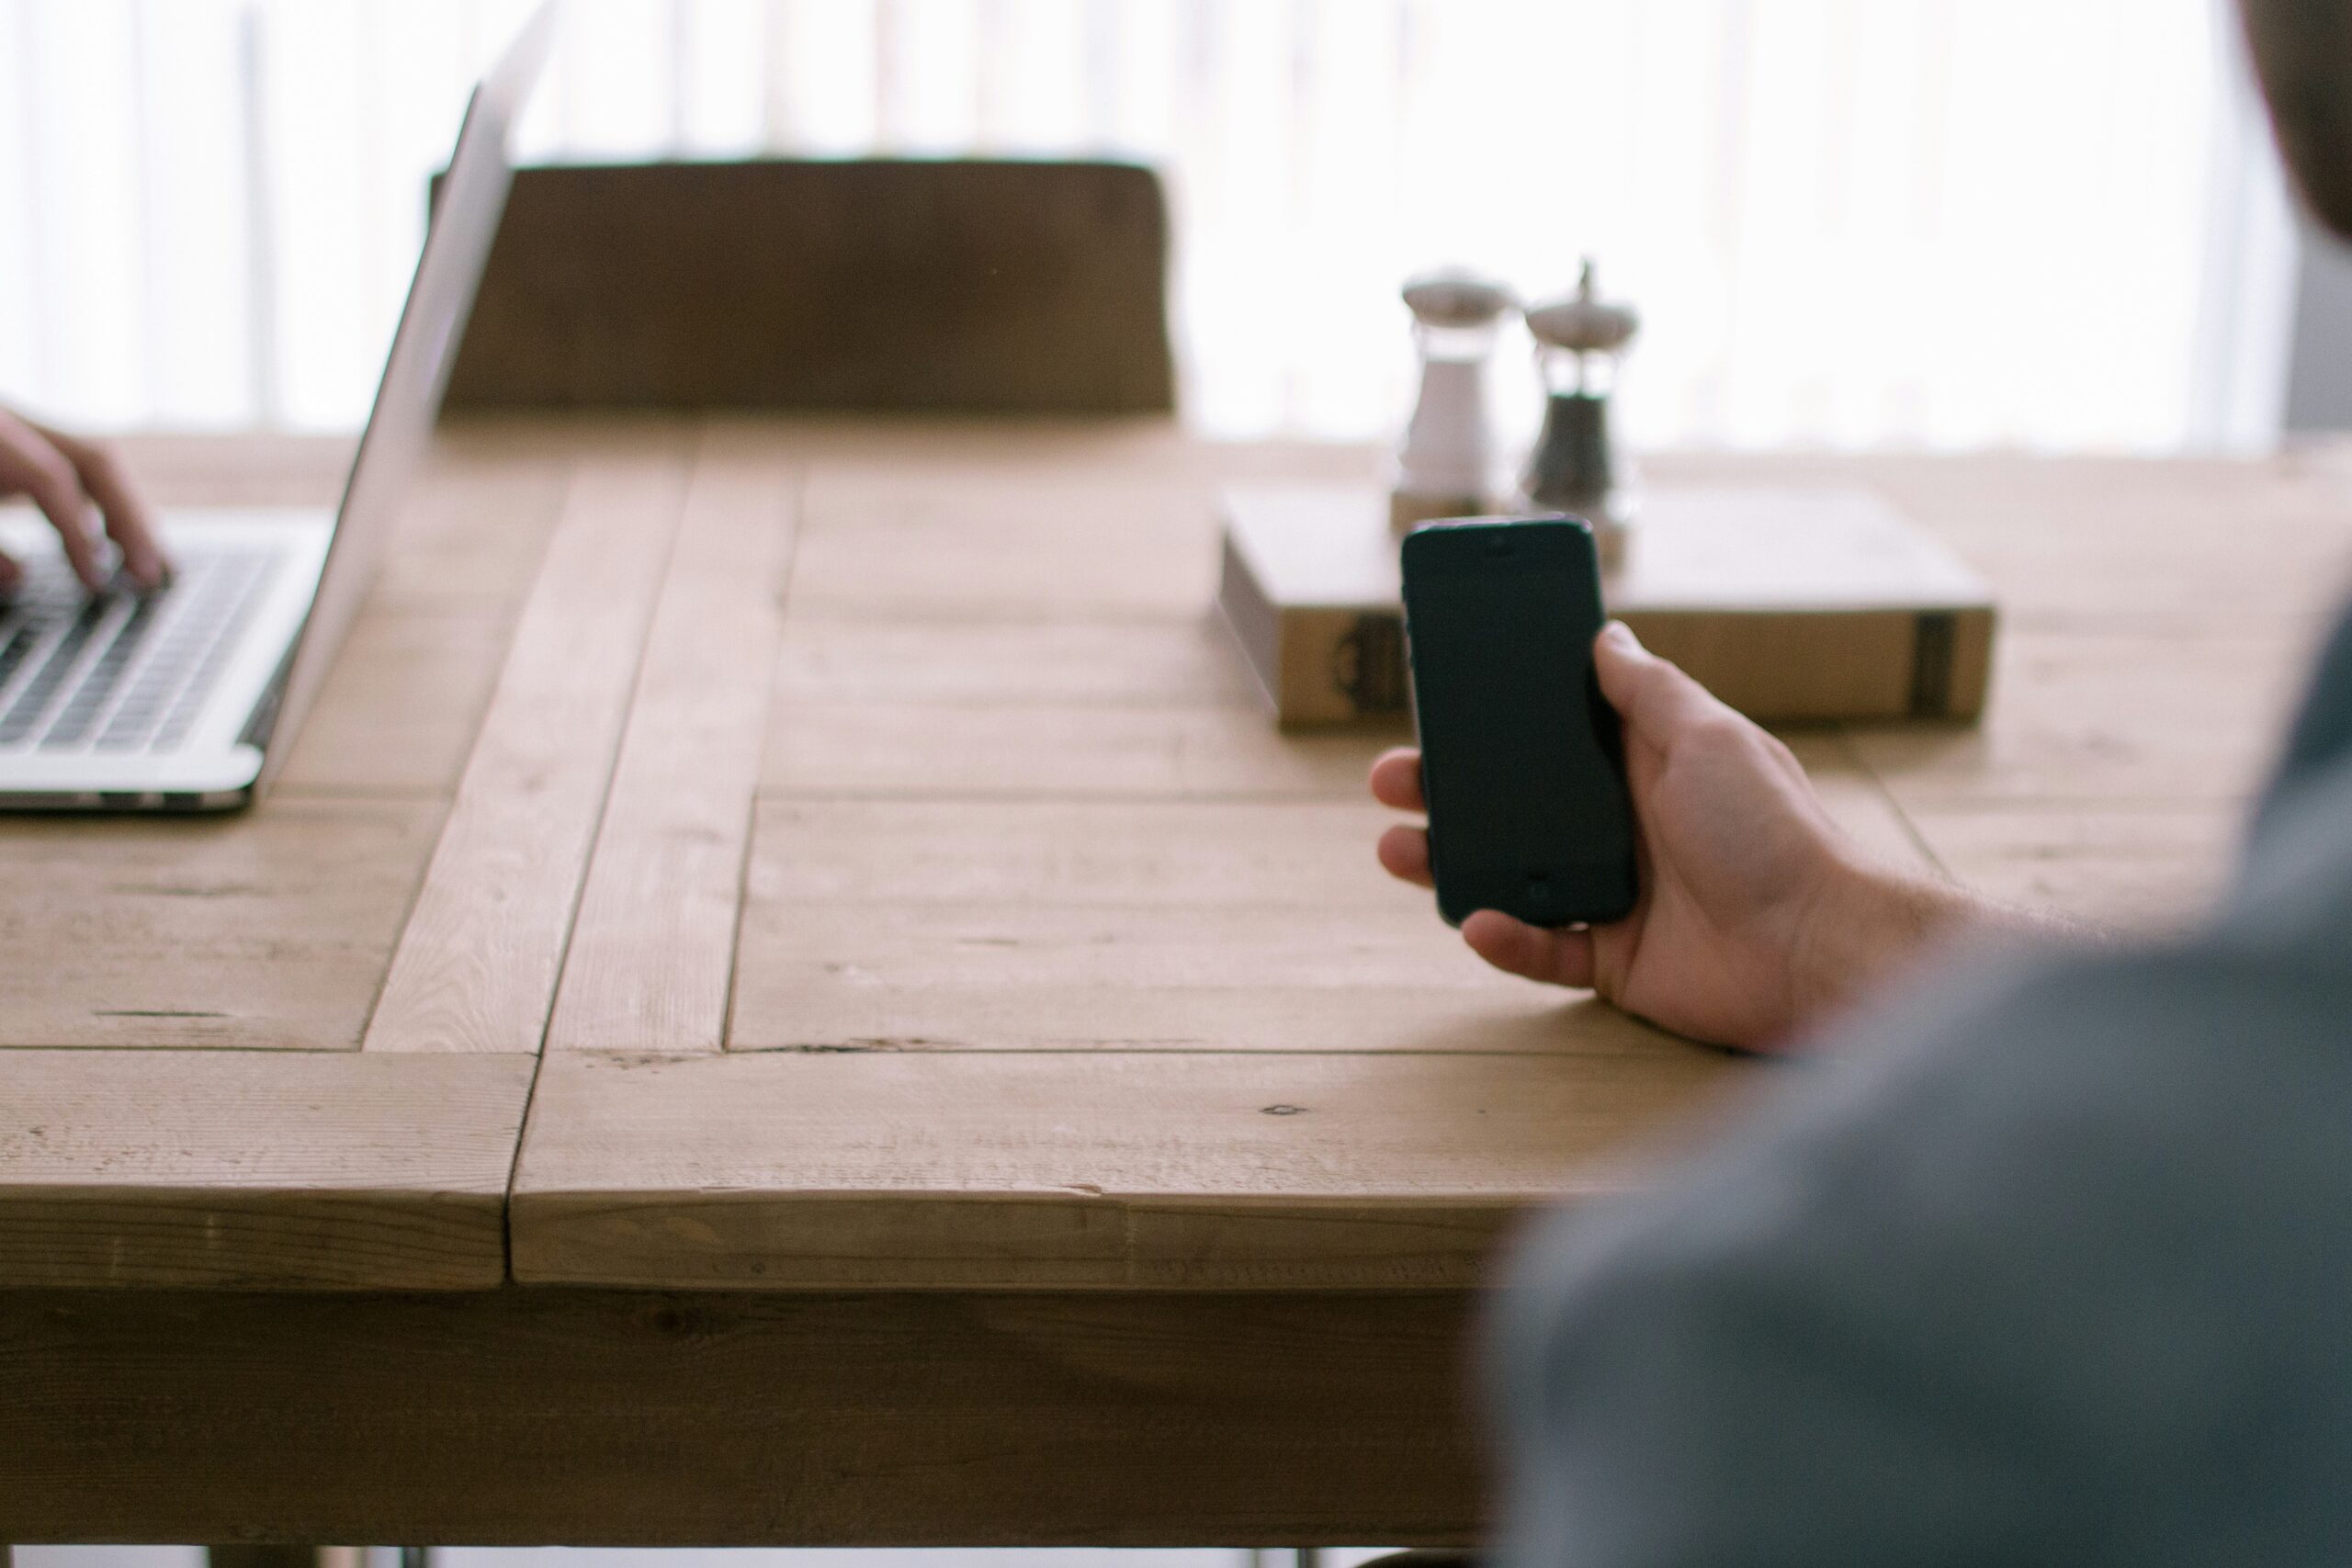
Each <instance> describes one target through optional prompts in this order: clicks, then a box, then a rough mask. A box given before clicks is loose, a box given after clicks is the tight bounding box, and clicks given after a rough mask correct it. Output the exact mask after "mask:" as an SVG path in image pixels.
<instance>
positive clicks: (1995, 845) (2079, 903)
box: [1910, 801, 2242, 931]
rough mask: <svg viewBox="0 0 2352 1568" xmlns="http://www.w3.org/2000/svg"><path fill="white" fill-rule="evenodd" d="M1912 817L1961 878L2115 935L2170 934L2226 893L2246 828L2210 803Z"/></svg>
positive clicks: (1996, 808) (1938, 812)
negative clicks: (2127, 932) (2231, 868)
mask: <svg viewBox="0 0 2352 1568" xmlns="http://www.w3.org/2000/svg"><path fill="white" fill-rule="evenodd" d="M1910 817H1911V819H1912V820H1913V821H1914V822H1916V823H1917V827H1918V831H1919V833H1920V836H1921V837H1922V838H1923V839H1925V840H1927V842H1928V845H1929V846H1930V847H1931V848H1932V849H1933V850H1934V851H1935V852H1936V855H1937V857H1938V858H1939V860H1940V861H1941V862H1942V863H1944V864H1945V865H1946V866H1948V867H1950V868H1951V874H1952V875H1953V876H1954V877H1956V878H1957V879H1959V880H1960V881H1962V882H1963V883H1966V884H1967V885H1969V886H1973V887H1975V888H1978V889H1980V890H1982V891H1983V892H1985V893H1987V894H1990V895H1991V896H1992V897H1996V898H1999V899H2003V900H2005V901H2007V902H2009V903H2014V904H2018V905H2022V906H2024V907H2026V908H2035V909H2050V910H2054V911H2056V912H2058V913H2060V914H2065V915H2072V916H2074V917H2075V918H2077V919H2084V920H2087V921H2090V922H2092V923H2094V924H2098V925H2102V926H2108V927H2111V928H2113V929H2116V930H2119V931H2167V930H2171V929H2175V928H2177V927H2179V926H2181V925H2182V924H2184V923H2186V922H2187V921H2188V920H2189V919H2193V918H2194V917H2195V916H2196V915H2197V914H2198V913H2199V912H2200V911H2201V910H2203V909H2204V908H2207V907H2208V906H2209V905H2210V903H2211V900H2212V899H2213V898H2214V897H2216V896H2217V895H2218V894H2219V893H2220V892H2221V890H2222V886H2223V885H2224V883H2225V882H2226V880H2227V877H2228V874H2229V869H2230V865H2231V863H2232V862H2233V859H2234V858H2235V852H2236V849H2237V845H2238V841H2239V838H2240V835H2241V831H2242V828H2241V824H2240V823H2239V821H2238V819H2237V817H2236V815H2235V814H2234V813H2233V812H2230V811H2226V810H2216V809H2214V808H2212V807H2210V806H2200V805H2188V806H2165V805H2155V806H2150V805H2143V804H2138V803H2104V804H2100V805H2097V806H2084V805H2082V804H2079V803H2072V802H2065V801H2059V802H2034V801H2023V802H1994V803H1991V804H1987V805H1983V806H1969V805H1939V804H1928V805H1922V806H1917V807H1913V808H1912V810H1911V812H1910Z"/></svg>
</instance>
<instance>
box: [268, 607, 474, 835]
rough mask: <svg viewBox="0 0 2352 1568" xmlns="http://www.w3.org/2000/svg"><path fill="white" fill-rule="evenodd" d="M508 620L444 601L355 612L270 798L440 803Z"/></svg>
mask: <svg viewBox="0 0 2352 1568" xmlns="http://www.w3.org/2000/svg"><path fill="white" fill-rule="evenodd" d="M511 620H512V618H511V616H509V615H505V614H503V613H502V612H501V610H500V609H499V608H498V607H497V606H495V605H491V606H483V605H481V604H447V602H442V603H431V602H428V603H426V604H400V603H394V604H389V605H385V604H377V605H371V606H369V607H368V608H367V609H364V610H362V611H361V612H360V614H359V615H358V617H357V619H356V620H355V621H354V622H353V623H352V626H351V631H350V633H349V634H348V635H347V636H346V637H345V639H344V645H343V651H342V653H341V654H340V655H338V656H337V657H336V659H335V661H334V667H333V668H332V669H331V670H329V671H328V672H327V678H326V682H325V684H324V685H323V686H322V688H321V689H320V694H319V700H318V702H317V703H316V704H314V705H312V707H311V712H310V716H308V717H307V718H306V719H304V720H303V723H302V729H301V733H300V734H299V735H297V736H296V737H295V739H294V750H293V754H292V755H291V756H289V757H288V759H287V761H286V771H285V772H284V773H280V774H279V775H278V776H277V785H276V788H275V789H274V790H273V792H272V793H273V794H274V795H286V794H288V793H290V794H294V795H367V796H370V797H374V798H382V797H386V796H391V795H422V796H427V797H430V798H433V799H436V800H447V799H448V798H449V797H450V796H451V795H454V794H455V793H456V792H457V787H458V779H459V778H460V777H462V776H463V774H464V773H465V766H466V758H467V756H468V755H469V753H470V752H471V751H472V750H473V744H474V736H475V733H476V731H477V730H478V729H479V728H480V727H481V716H482V711H483V709H484V708H486V707H487V706H488V705H489V704H490V694H491V690H492V687H493V686H494V685H495V684H496V682H497V680H498V668H499V662H500V660H501V659H502V657H503V655H504V653H505V650H506V637H507V634H508V632H509V630H510V629H511Z"/></svg>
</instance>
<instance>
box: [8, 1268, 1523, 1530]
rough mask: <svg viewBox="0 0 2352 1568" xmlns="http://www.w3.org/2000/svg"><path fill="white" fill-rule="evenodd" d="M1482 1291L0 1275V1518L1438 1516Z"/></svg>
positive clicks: (749, 1526)
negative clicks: (41, 1287)
mask: <svg viewBox="0 0 2352 1568" xmlns="http://www.w3.org/2000/svg"><path fill="white" fill-rule="evenodd" d="M1479 1306H1480V1303H1479V1302H1478V1301H1477V1299H1476V1296H1474V1295H1471V1294H1468V1293H1466V1292H1402V1293H1397V1292H1346V1293H1342V1294H1312V1293H1304V1292H1302V1293H1296V1294H1288V1295H1282V1296H1272V1295H1264V1294H1259V1295H1226V1296H1216V1295H1162V1294H1153V1293H1148V1292H1131V1293H1125V1294H1118V1295H1105V1294H1103V1293H1101V1292H1095V1293H1091V1294H1088V1295H1085V1296H1078V1297H1072V1296H1053V1295H1035V1294H1031V1295H1020V1296H986V1295H973V1294H968V1293H959V1294H954V1295H944V1294H933V1295H926V1294H920V1293H909V1292H896V1293H889V1294H879V1295H808V1294H801V1295H791V1294H779V1293H765V1294H755V1295H754V1294H724V1293H716V1292H698V1293H695V1294H693V1295H675V1294H668V1295H657V1294H646V1293H631V1292H583V1291H565V1290H548V1289H535V1290H515V1291H488V1292H471V1293H464V1294H442V1295H427V1294H419V1293H399V1294H367V1295H335V1296H275V1297H272V1296H254V1295H241V1294H220V1293H215V1292H175V1293H174V1294H171V1295H157V1294H154V1293H150V1292H120V1291H109V1292H0V1367H6V1368H7V1369H9V1371H8V1376H7V1389H8V1398H6V1400H0V1535H6V1536H11V1537H13V1538H14V1539H16V1540H51V1541H63V1540H124V1539H129V1540H206V1539H210V1540H228V1539H236V1540H291V1541H305V1540H444V1541H447V1540H461V1541H473V1542H481V1543H485V1544H492V1543H502V1542H503V1543H513V1544H517V1545H538V1544H543V1543H545V1542H547V1541H550V1540H561V1541H567V1542H572V1543H576V1544H579V1545H616V1546H620V1545H629V1546H654V1545H665V1546H666V1545H673V1544H674V1543H676V1542H679V1541H692V1542H695V1543H696V1544H698V1545H705V1546H719V1545H746V1546H748V1545H813V1544H824V1545H833V1546H839V1545H861V1546H924V1545H930V1546H949V1545H952V1546H981V1545H1026V1546H1035V1545H1060V1546H1067V1545H1072V1544H1092V1545H1106V1546H1109V1545H1116V1546H1178V1545H1197V1544H1199V1543H1200V1542H1201V1541H1203V1540H1284V1541H1323V1542H1334V1543H1336V1542H1340V1541H1351V1540H1385V1541H1455V1542H1463V1541H1468V1540H1475V1539H1477V1538H1478V1537H1479V1536H1480V1534H1481V1532H1482V1530H1483V1528H1484V1523H1485V1519H1484V1506H1485V1502H1484V1499H1485V1492H1486V1484H1485V1466H1484V1464H1483V1462H1482V1461H1483V1452H1482V1448H1481V1442H1480V1435H1481V1434H1482V1433H1483V1431H1484V1427H1483V1424H1482V1423H1481V1422H1480V1421H1478V1420H1477V1419H1476V1418H1475V1417H1474V1416H1473V1415H1472V1402H1471V1397H1470V1391H1471V1389H1472V1388H1473V1387H1474V1386H1475V1385H1474V1382H1473V1380H1474V1377H1475V1375H1476V1373H1475V1369H1474V1367H1473V1366H1472V1364H1471V1357H1470V1349H1469V1348H1470V1346H1471V1345H1472V1344H1474V1343H1475V1335H1474V1333H1473V1332H1472V1329H1473V1324H1474V1318H1475V1314H1476V1313H1477V1311H1478V1310H1479Z"/></svg>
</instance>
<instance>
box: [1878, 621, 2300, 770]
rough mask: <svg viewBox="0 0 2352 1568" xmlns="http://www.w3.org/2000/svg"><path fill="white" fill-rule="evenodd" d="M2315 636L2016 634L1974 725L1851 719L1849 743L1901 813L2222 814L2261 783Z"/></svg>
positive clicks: (2081, 630)
mask: <svg viewBox="0 0 2352 1568" xmlns="http://www.w3.org/2000/svg"><path fill="white" fill-rule="evenodd" d="M2317 631H2318V628H2317V626H2296V627H2294V628H2292V629H2290V630H2288V631H2284V632H2279V631H2267V630H2260V629H2248V630H2239V629H2237V628H2229V629H2223V628H2222V627H2219V626H2216V627H2213V628H2211V629H2209V630H2207V631H2205V632H2204V633H2202V634H2200V635H2196V636H2188V635H2183V634H2181V633H2179V632H2177V631H2152V630H2145V629H2142V628H2138V627H2133V626H2123V627H2120V628H2116V627H2106V626H2097V625H2087V624H2086V625H2082V626H2073V627H2068V628H2065V629H2056V628H2051V627H2044V628H2041V629H2033V630H2018V631H2015V632H2013V633H2012V634H2010V635H2007V636H2006V637H2004V639H2003V642H2002V646H2001V649H2000V653H1999V656H1998V660H1997V663H1998V668H1997V671H1996V675H1995V680H1994V690H1993V698H1992V703H1991V705H1990V707H1989V709H1988V711H1987V713H1986V715H1985V722H1984V723H1983V725H1981V726H1980V727H1977V728H1955V727H1950V726H1913V725H1898V726H1890V727H1887V728H1857V729H1855V730H1854V731H1853V732H1852V734H1853V745H1854V750H1855V752H1856V754H1857V755H1858V756H1859V757H1860V759H1861V760H1862V761H1863V762H1864V763H1865V764H1867V765H1868V766H1869V768H1870V769H1871V772H1872V773H1875V774H1876V775H1877V776H1878V777H1880V778H1881V779H1883V781H1884V782H1885V784H1886V786H1887V788H1888V790H1889V791H1890V792H1891V793H1892V794H1893V795H1894V798H1895V799H1896V801H1897V802H1898V803H1899V804H1900V805H1902V806H1903V807H1905V808H1906V809H1908V808H1911V807H1917V806H1921V805H1925V804H1928V803H1943V804H1962V803H1976V804H1982V803H1985V802H1990V801H2012V802H2015V801H2034V802H2056V801H2068V800H2072V801H2078V802H2086V801H2137V802H2142V803H2149V804H2174V805H2179V804H2186V803H2189V802H2201V803H2205V804H2207V805H2209V806H2211V807H2215V808H2217V809H2226V808H2228V807H2232V806H2233V805H2234V804H2235V803H2237V802H2240V801H2242V800H2244V799H2245V797H2246V796H2247V795H2250V794H2251V793H2252V792H2253V791H2254V790H2255V789H2256V787H2258V785H2259V784H2260V783H2261V781H2262V779H2263V776H2264V774H2265V773H2266V772H2267V768H2268V765H2269V761H2270V758H2271V757H2272V755H2273V754H2274V753H2275V751H2276V749H2277V747H2278V739H2279V738H2280V737H2281V736H2282V735H2283V733H2284V728H2285V725H2286V722H2287V717H2288V715H2289V714H2290V711H2291V710H2292V707H2293V705H2294V704H2295V703H2296V701H2297V700H2298V699H2299V697H2300V694H2301V689H2302V686H2303V682H2304V681H2305V680H2306V679H2307V675H2306V671H2307V670H2308V667H2309V658H2310V655H2309V653H2308V652H2307V651H2306V649H2307V647H2308V645H2309V642H2310V641H2311V639H2312V637H2315V636H2316V634H2317Z"/></svg>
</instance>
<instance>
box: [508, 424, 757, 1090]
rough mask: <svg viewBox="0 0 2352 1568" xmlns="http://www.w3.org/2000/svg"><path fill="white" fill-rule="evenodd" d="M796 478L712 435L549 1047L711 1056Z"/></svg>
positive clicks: (751, 443)
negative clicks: (688, 1052) (633, 1049)
mask: <svg viewBox="0 0 2352 1568" xmlns="http://www.w3.org/2000/svg"><path fill="white" fill-rule="evenodd" d="M793 484H794V475H793V473H792V471H791V470H790V468H787V467H786V465H784V464H783V463H782V462H780V461H779V460H778V459H777V458H776V457H775V455H774V452H773V448H772V446H770V445H769V444H766V443H763V442H760V441H758V440H756V439H752V440H745V439H741V438H737V437H732V436H729V435H727V434H714V435H711V436H707V437H706V439H705V441H704V444H703V446H702V449H701V451H700V453H699V455H698V457H697V458H696V461H695V476H694V481H693V483H692V485H691V487H690V488H689V489H688V491H687V492H686V500H685V508H684V516H683V518H682V520H681V521H680V523H679V533H678V544H677V550H676V554H675V556H674V557H673V559H672V562H671V565H670V573H669V580H668V581H667V582H666V583H664V584H663V586H662V598H661V603H660V604H659V606H658V607H657V609H656V610H655V612H654V618H653V625H652V628H651V630H650V633H649V634H648V636H647V640H646V649H645V662H644V667H643V669H642V671H640V673H639V679H638V684H637V694H636V696H635V697H634V699H633V700H632V701H631V704H630V709H629V718H628V734H627V736H626V738H625V739H623V741H622V743H621V750H620V757H619V761H617V763H616V766H615V770H614V774H613V785H612V794H611V798H610V800H609V801H608V802H607V804H606V807H605V817H604V824H603V827H602V828H601V829H600V830H599V832H598V834H597V839H596V848H595V852H594V859H593V861H592V863H591V869H590V871H589V874H588V881H587V886H586V887H585V889H584V890H583V891H582V896H581V903H580V916H579V919H578V921H577V922H576V924H575V926H574V929H573V932H572V938H571V952H570V956H569V957H568V959H567V960H566V962H565V965H564V970H563V980H562V986H561V989H560V991H559V993H558V995H557V998H556V1005H555V1014H554V1018H553V1021H552V1022H551V1023H550V1025H549V1029H548V1041H549V1043H550V1044H552V1045H555V1046H558V1047H562V1048H572V1047H589V1048H594V1047H623V1048H627V1047H644V1048H653V1049H667V1050H677V1049H699V1050H710V1051H716V1050H718V1048H719V1046H720V1043H721V1042H722V1040H723V1038H724V1035H725V1031H726V1022H727V991H728V980H729V974H730V971H731V969H732V966H733V963H734V947H735V921H736V911H737V907H738V905H739V904H740V903H741V896H742V878H743V856H744V846H745V843H746V840H748V839H749V838H750V836H751V823H752V791H753V789H754V787H755V786H756V784H757V781H758V775H759V765H760V750H761V746H762V743H763V739H764V735H765V727H766V722H767V708H768V698H767V690H766V686H765V684H764V682H763V681H761V680H760V679H759V675H760V674H761V673H762V672H764V671H768V670H770V669H772V668H773V667H774V665H775V645H776V637H777V633H778V629H779V626H780V623H781V621H782V610H781V604H780V601H781V599H782V595H783V590H784V578H785V570H786V562H787V560H788V559H789V558H790V551H791V536H790V529H791V501H792V490H793Z"/></svg>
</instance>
